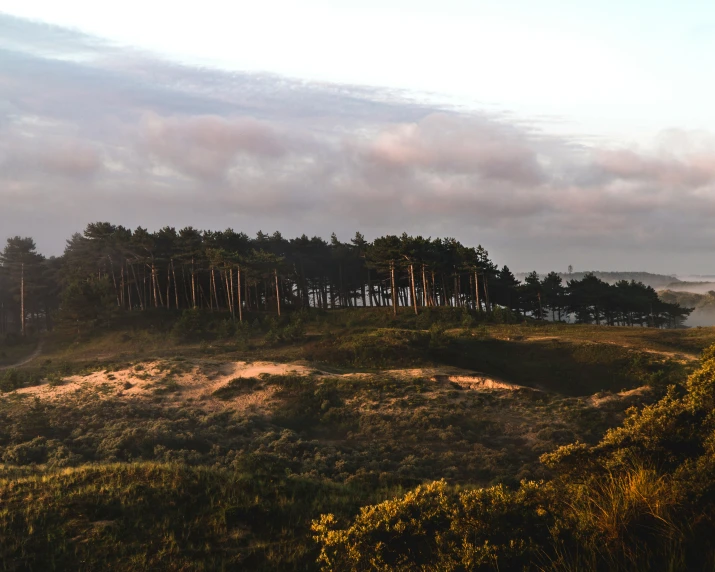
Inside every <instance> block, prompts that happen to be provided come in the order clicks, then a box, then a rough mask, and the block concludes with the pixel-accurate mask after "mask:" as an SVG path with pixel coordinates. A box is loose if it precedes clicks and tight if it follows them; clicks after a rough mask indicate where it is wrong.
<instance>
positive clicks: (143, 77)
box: [0, 0, 715, 274]
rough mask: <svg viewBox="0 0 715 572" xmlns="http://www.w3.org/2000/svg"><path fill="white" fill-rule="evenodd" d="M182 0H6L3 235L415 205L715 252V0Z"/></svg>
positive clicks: (436, 216) (50, 244)
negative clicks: (93, 224)
mask: <svg viewBox="0 0 715 572" xmlns="http://www.w3.org/2000/svg"><path fill="white" fill-rule="evenodd" d="M184 4H186V7H184V6H183V5H182V3H176V2H173V3H168V2H166V3H165V2H158V1H154V2H148V1H147V0H143V1H142V2H139V1H134V0H125V1H124V2H122V3H110V4H107V3H98V2H95V3H86V2H85V1H82V2H80V1H75V0H66V1H63V2H56V1H53V2H50V1H41V0H22V1H15V0H0V239H2V238H4V237H6V236H11V235H15V234H20V235H23V236H25V235H31V236H33V237H35V239H36V241H37V243H38V246H39V248H40V250H41V251H42V252H44V253H46V254H59V253H61V252H62V249H63V246H64V240H65V239H66V238H68V237H69V236H70V235H71V234H72V233H73V232H76V231H80V230H82V229H83V228H84V226H85V225H86V223H88V222H90V221H97V220H109V221H111V222H114V223H117V224H123V225H125V226H130V227H136V226H137V225H142V226H145V227H148V228H150V229H157V228H159V227H161V226H165V225H170V226H176V227H182V226H186V225H193V226H195V227H199V228H211V229H223V228H227V227H231V228H233V229H235V230H243V231H245V232H247V233H249V234H252V233H255V232H256V231H258V230H259V229H260V230H263V231H264V232H272V231H274V230H280V231H281V232H282V233H283V234H284V235H286V236H293V235H296V234H302V233H306V234H309V235H314V234H317V235H322V236H324V237H326V238H327V237H328V236H329V235H330V233H331V232H333V231H334V232H336V233H337V234H338V236H339V237H340V238H341V239H343V240H347V239H349V238H350V237H351V236H352V235H353V234H354V232H355V231H356V230H360V231H361V232H363V233H364V234H365V235H366V236H367V237H368V238H374V237H375V236H378V235H380V234H383V233H395V234H398V233H401V232H402V231H407V232H409V233H412V234H422V235H425V236H429V235H431V236H453V237H455V238H458V239H459V240H461V241H463V242H465V243H467V244H472V245H476V244H477V243H481V244H482V245H483V246H484V247H486V248H487V249H488V250H489V251H490V253H491V254H492V256H493V258H494V259H495V260H496V262H497V263H499V264H504V263H506V264H508V265H509V266H510V267H511V268H512V269H514V270H521V271H525V270H530V269H537V270H540V271H545V270H551V269H556V270H562V271H563V270H565V269H566V267H567V266H568V265H569V264H572V265H573V266H574V268H575V269H576V270H585V269H600V270H629V269H630V270H648V271H654V272H666V273H683V274H686V273H694V274H713V273H715V256H713V254H712V248H711V247H712V245H713V244H715V224H714V221H715V216H714V215H715V105H713V101H715V76H713V74H712V73H711V70H712V69H713V63H715V62H713V60H715V3H713V2H697V1H687V2H674V1H672V2H657V1H652V0H651V1H650V2H640V1H632V2H627V3H624V2H616V1H610V0H608V1H602V2H590V3H586V2H568V3H567V2H563V1H562V0H558V1H550V0H541V1H539V2H533V0H529V1H527V0H525V1H517V0H508V1H504V0H502V1H499V2H496V1H495V2H486V1H483V2H480V1H474V0H471V1H466V0H464V1H462V0H459V1H458V0H442V1H441V2H434V1H431V2H422V1H416V0H412V1H410V2H406V1H405V2H402V1H396V0H381V1H379V2H378V1H373V0H363V1H362V2H357V3H355V2H351V3H348V2H339V1H337V2H336V1H335V0H333V1H322V0H303V1H301V2H295V1H292V0H283V1H267V0H264V1H262V2H240V1H239V2H233V3H227V2H218V1H216V0H203V1H202V2H200V3H196V2H194V3H190V4H189V3H184ZM229 4H230V5H231V6H232V7H227V5H229ZM587 4H588V5H589V6H590V7H589V8H587V9H586V8H584V6H586V5H587ZM341 5H343V6H347V7H345V8H341Z"/></svg>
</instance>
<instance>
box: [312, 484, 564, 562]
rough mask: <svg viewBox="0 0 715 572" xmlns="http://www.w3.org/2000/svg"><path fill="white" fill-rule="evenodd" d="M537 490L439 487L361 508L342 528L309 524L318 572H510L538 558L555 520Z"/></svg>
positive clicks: (324, 521)
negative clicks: (315, 545)
mask: <svg viewBox="0 0 715 572" xmlns="http://www.w3.org/2000/svg"><path fill="white" fill-rule="evenodd" d="M547 503H548V497H547V496H546V495H545V494H544V492H543V490H542V489H541V488H540V487H539V485H537V484H535V483H524V484H523V485H522V487H521V488H520V489H519V490H518V491H516V492H512V491H509V490H507V489H506V488H505V487H504V486H501V485H500V486H496V487H492V488H488V489H479V490H466V491H461V492H460V491H455V490H453V489H451V488H449V487H447V485H446V484H445V483H444V482H443V481H442V482H435V483H431V484H428V485H425V486H420V487H418V488H417V489H415V490H414V491H412V492H409V493H408V494H407V495H405V496H404V497H401V498H398V499H394V500H389V501H385V502H383V503H381V504H378V505H375V506H371V507H365V508H363V509H361V511H360V514H359V515H358V516H357V517H356V518H355V520H354V521H353V522H352V523H351V525H350V526H349V527H348V528H347V529H340V528H339V527H338V526H337V522H336V519H335V517H334V516H333V515H331V514H329V515H323V516H322V517H321V518H320V519H319V520H317V521H315V522H314V523H313V532H314V533H315V538H316V540H317V541H318V542H319V543H320V544H321V546H322V550H321V553H320V560H319V561H320V563H321V564H322V567H323V570H326V571H327V570H345V571H353V570H354V571H357V570H375V571H379V572H391V571H399V572H408V571H411V570H415V569H423V570H454V571H467V570H512V569H521V568H522V567H523V565H524V563H528V562H531V561H536V560H537V558H538V557H540V555H541V554H540V553H541V550H542V546H543V545H544V544H546V543H547V542H548V541H549V540H550V536H551V533H550V529H551V527H552V526H553V522H554V519H553V516H552V515H551V514H550V512H549V510H547V507H548V504H547Z"/></svg>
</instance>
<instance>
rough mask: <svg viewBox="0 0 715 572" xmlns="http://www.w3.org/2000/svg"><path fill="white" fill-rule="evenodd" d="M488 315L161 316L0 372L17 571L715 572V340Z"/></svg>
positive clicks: (9, 547)
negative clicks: (713, 459)
mask: <svg viewBox="0 0 715 572" xmlns="http://www.w3.org/2000/svg"><path fill="white" fill-rule="evenodd" d="M228 316H230V315H228ZM473 318H474V316H473V315H472V314H471V313H470V312H468V311H466V310H464V309H460V308H442V309H440V308H433V309H430V310H429V311H424V312H422V313H420V314H419V315H417V316H415V315H414V313H412V312H410V311H409V310H408V309H404V310H401V311H400V312H398V314H397V315H396V316H395V315H393V313H392V311H391V310H390V309H380V308H375V309H373V310H369V309H360V308H354V309H345V310H337V311H330V312H327V311H319V310H313V311H311V312H303V313H300V312H297V313H292V314H290V315H284V316H281V317H280V318H279V317H277V316H274V315H271V314H270V313H263V314H255V315H254V316H253V319H252V320H251V321H250V322H248V323H246V324H245V325H241V324H240V323H234V322H232V321H231V320H230V319H228V320H227V314H226V313H225V312H224V313H219V312H214V313H206V312H201V313H197V314H194V313H189V314H183V315H182V314H180V313H165V312H156V313H134V314H132V315H131V316H126V317H121V319H117V320H116V321H115V322H114V326H113V327H112V329H111V330H105V329H102V328H100V329H96V330H94V331H93V332H91V333H89V332H83V331H80V332H79V333H77V332H74V333H73V332H67V331H64V332H56V333H54V334H51V335H49V336H47V337H46V338H45V339H44V341H43V353H42V356H41V357H39V358H37V359H35V360H33V361H31V362H30V363H28V364H27V365H25V366H23V367H21V368H16V369H10V370H6V371H4V372H0V376H3V377H2V380H3V381H2V384H0V461H1V462H2V463H4V465H2V468H0V503H2V506H3V512H2V513H0V561H1V562H3V565H4V566H5V568H7V569H43V570H44V569H48V570H51V569H57V570H60V569H68V568H71V569H78V570H93V569H97V568H102V567H105V568H111V569H116V570H137V569H156V570H178V569H183V570H215V569H232V568H244V569H252V570H253V569H255V570H276V569H280V570H318V569H320V568H321V567H322V568H324V569H329V570H336V569H339V570H380V569H383V570H393V569H395V570H399V569H404V570H411V569H414V568H415V567H416V566H419V565H421V566H425V567H426V568H425V569H442V570H477V569H485V570H492V569H499V570H522V569H533V570H541V569H586V570H588V569H591V570H596V569H603V570H610V569H623V570H637V569H645V568H648V567H650V568H652V569H659V568H658V567H659V566H660V569H665V568H666V566H665V563H666V562H668V563H670V564H672V566H670V568H669V569H675V570H677V569H683V570H684V569H703V567H707V566H709V561H708V560H707V559H708V558H710V552H708V550H710V548H708V547H709V546H710V545H709V544H708V542H709V541H708V540H702V539H703V538H704V536H706V535H707V534H706V533H707V532H708V531H709V530H711V528H709V527H710V526H711V521H710V520H708V519H710V518H711V516H709V513H708V512H707V511H708V510H709V508H708V507H709V506H710V503H711V500H709V499H710V497H709V496H708V495H710V494H711V493H710V492H709V490H710V489H709V488H708V487H710V486H711V485H709V484H708V481H707V479H708V478H710V476H709V475H710V473H707V472H703V473H702V474H701V473H700V471H701V470H702V471H706V470H709V469H707V466H706V465H707V463H706V462H705V460H704V458H703V455H705V454H706V453H705V452H706V451H709V449H708V447H709V445H708V444H707V443H708V442H709V441H707V437H706V436H705V433H706V430H705V428H706V427H708V426H709V425H708V423H710V421H708V416H707V414H706V405H702V406H701V405H697V403H695V402H694V401H692V399H691V398H690V397H688V396H689V395H694V394H695V393H698V395H701V396H702V395H705V394H707V391H709V389H708V388H709V387H710V385H708V384H709V383H710V382H708V381H707V379H709V378H708V376H709V375H710V374H709V373H707V372H709V371H710V370H711V369H713V370H715V367H714V366H713V365H708V364H712V362H713V360H712V358H711V356H710V354H706V361H705V366H706V368H710V369H706V370H703V371H705V372H706V373H703V371H700V372H699V373H695V374H691V378H690V381H688V382H687V383H686V379H687V376H688V374H689V372H692V371H693V370H694V368H696V367H697V365H698V364H697V361H696V357H697V356H698V355H699V354H700V351H701V350H702V349H703V348H706V347H708V346H709V345H710V344H712V343H714V342H715V332H713V331H712V330H710V329H706V328H702V329H693V330H665V329H653V328H613V327H611V328H605V327H597V326H593V325H567V324H549V323H544V322H527V323H518V324H503V323H494V322H489V321H478V320H474V319H473ZM237 363H238V364H244V365H240V367H237V366H236V365H235V364H237ZM261 364H266V365H265V366H264V369H265V371H267V372H270V371H276V372H279V371H280V372H282V373H260V371H261ZM281 364H285V365H284V366H281ZM279 366H281V367H283V368H284V369H282V370H281V369H280V368H279ZM241 368H243V369H241ZM251 368H257V369H255V372H256V373H252V372H253V370H252V369H251ZM271 368H274V369H271ZM291 368H297V369H296V371H295V372H291ZM243 371H245V372H246V373H245V374H243V373H241V372H243ZM693 380H700V381H693ZM490 384H491V385H490ZM669 386H673V387H675V388H676V389H674V390H668V387H669ZM490 387H495V388H496V389H489V388H490ZM500 388H501V389H500ZM699 399H706V398H705V397H701V398H699ZM698 403H700V402H698ZM703 403H705V401H703ZM633 406H636V407H637V408H638V409H636V410H629V408H630V407H633ZM644 407H645V409H644ZM619 427H620V428H619ZM686 427H690V429H686ZM574 443H576V445H574ZM681 446H682V451H680V447H681ZM656 453H657V454H656ZM708 454H709V453H708ZM678 455H679V456H678ZM522 481H523V482H524V483H531V484H520V482H522ZM606 506H608V507H611V508H610V509H609V510H611V513H609V514H606V513H604V512H603V509H604V507H606ZM361 507H363V508H362V509H361ZM649 507H650V508H649ZM653 507H656V508H655V509H653ZM656 509H657V510H656ZM649 510H650V511H651V512H648V511H649ZM654 510H655V512H653V511H654ZM651 513H652V514H651ZM691 518H692V522H690V520H689V519H691ZM661 519H662V520H661ZM665 523H667V525H666V524H665ZM656 525H657V526H656ZM661 525H662V526H661ZM314 537H315V538H316V539H317V540H318V542H316V541H315V540H314ZM664 538H665V539H667V542H666V541H664V540H663V539H664ZM654 539H656V540H658V542H656V540H654ZM690 546H702V547H703V552H702V554H701V557H702V558H701V559H700V560H698V559H697V558H700V556H697V555H696V554H694V553H693V549H691V548H690ZM368 556H369V557H370V561H369V562H368V561H367V560H365V559H366V558H367V557H368ZM661 565H662V566H661ZM698 567H700V568H698Z"/></svg>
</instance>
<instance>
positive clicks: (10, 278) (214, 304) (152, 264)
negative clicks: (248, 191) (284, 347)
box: [0, 222, 690, 332]
mask: <svg viewBox="0 0 715 572" xmlns="http://www.w3.org/2000/svg"><path fill="white" fill-rule="evenodd" d="M446 306H449V307H457V308H463V309H465V310H467V311H471V312H475V313H479V314H483V315H485V316H486V315H494V313H495V312H497V313H500V314H501V315H502V316H504V315H506V316H512V317H513V318H514V319H518V318H520V317H522V318H523V317H526V316H530V317H532V318H536V319H551V320H570V319H574V320H575V321H577V322H581V323H596V324H607V325H628V326H636V325H637V326H651V327H676V326H679V325H681V324H682V321H683V319H684V318H685V317H687V315H688V314H689V312H690V311H689V310H687V309H684V308H681V307H680V306H679V305H678V304H673V303H671V304H669V303H665V302H663V301H661V300H660V299H659V298H658V295H657V293H656V292H655V290H653V288H651V287H647V286H644V285H643V284H642V283H639V282H634V281H631V282H626V281H621V282H618V283H616V284H615V285H612V286H611V285H608V284H607V283H605V282H603V281H601V280H599V279H598V278H596V277H595V276H593V275H586V276H584V277H583V279H581V280H570V281H568V282H567V284H565V285H564V284H563V280H562V278H561V277H560V276H559V275H558V274H556V273H554V272H552V273H550V274H548V275H547V276H545V277H544V278H540V277H539V276H538V274H536V272H532V273H531V274H529V275H528V276H527V278H526V280H525V281H524V283H521V282H519V281H518V280H517V279H516V278H515V277H514V274H513V273H512V272H511V271H510V270H509V268H508V267H507V266H503V267H502V268H501V269H499V268H498V267H497V265H496V264H494V262H492V261H491V260H490V258H489V255H488V253H487V251H486V250H485V249H484V248H482V247H481V246H477V247H476V248H475V247H468V246H464V245H462V244H461V243H460V242H459V241H457V240H455V239H452V238H436V239H432V238H423V237H421V236H417V237H413V236H408V235H407V234H402V235H401V236H396V235H387V236H382V237H380V238H376V239H375V240H374V241H372V242H368V241H367V240H365V238H364V237H363V235H361V234H360V233H356V234H355V236H354V238H353V239H352V240H350V241H349V242H347V243H345V242H341V241H339V240H338V238H337V237H336V236H335V235H334V234H333V235H332V236H331V239H330V241H325V240H323V239H322V238H319V237H312V238H309V237H308V236H306V235H303V236H300V237H298V238H293V239H286V238H284V237H283V236H282V235H281V234H280V233H279V232H275V233H273V234H271V235H268V234H265V233H263V232H258V233H257V235H256V236H255V237H253V238H251V237H249V236H248V235H246V234H244V233H242V232H235V231H233V230H231V229H228V230H225V231H223V232H214V231H199V230H197V229H194V228H192V227H186V228H183V229H181V230H178V231H177V230H176V229H174V228H171V227H165V228H162V229H161V230H159V231H157V232H153V233H152V232H149V231H147V230H146V229H143V228H141V227H140V228H137V229H136V230H134V231H132V230H130V229H127V228H124V227H122V226H115V225H112V224H110V223H106V222H98V223H92V224H89V225H88V226H87V228H86V229H85V231H84V232H83V233H82V234H79V233H78V234H75V235H73V236H72V237H71V238H70V239H69V240H68V241H67V244H66V247H65V251H64V254H63V255H62V256H60V257H52V258H45V257H44V256H42V255H40V254H39V253H37V251H36V246H35V243H34V241H33V240H32V239H31V238H22V237H13V238H10V239H8V241H7V244H6V245H5V248H4V250H3V251H2V254H1V255H0V331H1V332H8V331H21V332H24V331H25V330H26V328H27V322H28V321H29V322H30V323H31V324H32V325H33V327H34V328H35V329H44V328H47V329H50V328H51V327H52V318H53V316H55V315H59V316H61V317H62V318H63V319H66V320H68V321H78V322H79V321H91V320H98V319H101V318H102V317H103V316H106V315H107V314H108V313H110V314H117V313H121V312H130V311H131V312H135V311H143V310H148V309H155V310H156V309H160V308H161V309H165V310H187V309H196V310H197V311H199V310H209V311H218V312H227V313H228V314H230V315H231V316H232V317H233V319H235V320H239V321H242V320H244V317H245V315H246V314H247V313H250V312H274V313H276V314H278V315H281V313H282V312H285V311H289V310H294V309H310V308H319V309H324V310H328V309H335V308H350V307H382V308H388V309H390V310H391V311H392V312H394V313H397V311H398V308H399V307H405V308H410V309H411V311H412V312H414V313H419V312H420V311H421V310H422V309H424V308H432V307H446Z"/></svg>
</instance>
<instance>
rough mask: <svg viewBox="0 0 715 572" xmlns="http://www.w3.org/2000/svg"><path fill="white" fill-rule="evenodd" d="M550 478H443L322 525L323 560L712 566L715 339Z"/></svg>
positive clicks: (570, 453)
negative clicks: (692, 367)
mask: <svg viewBox="0 0 715 572" xmlns="http://www.w3.org/2000/svg"><path fill="white" fill-rule="evenodd" d="M542 461H543V462H544V463H545V464H546V465H547V466H549V467H550V468H551V469H552V470H554V471H555V478H554V479H552V480H551V481H549V482H546V483H544V482H527V481H525V482H523V483H522V484H521V486H520V487H519V488H518V489H516V490H507V489H505V488H504V487H503V486H501V485H499V486H495V487H491V488H487V489H479V490H466V491H460V490H458V489H454V488H449V487H448V486H447V485H446V484H445V483H444V482H436V483H432V484H429V485H425V486H421V487H418V488H417V489H415V490H414V491H412V492H410V493H408V494H407V495H405V496H403V497H401V498H398V499H394V500H388V501H385V502H384V503H381V504H378V505H374V506H370V507H365V508H363V509H362V510H361V512H360V514H359V515H358V516H357V517H356V518H355V519H354V520H352V521H351V522H349V523H347V526H345V527H343V526H341V524H340V523H339V521H338V519H336V517H335V516H334V515H332V514H328V515H323V516H322V517H321V519H320V520H316V521H315V522H314V525H313V529H314V531H315V533H316V539H317V540H318V541H319V542H320V543H321V544H322V546H323V549H322V552H321V562H322V564H323V567H324V569H325V570H385V571H387V570H414V569H425V570H454V571H458V570H480V569H484V570H492V569H497V570H540V569H556V570H712V569H713V568H714V567H715V535H714V534H713V532H715V349H713V350H711V351H709V352H708V353H707V354H706V355H705V356H704V361H703V365H702V367H701V368H700V369H699V370H697V371H696V372H695V373H693V374H692V375H691V376H690V377H689V379H688V381H687V383H686V384H684V386H682V387H681V388H676V387H673V388H672V389H671V390H670V391H669V392H668V394H667V395H666V396H665V397H664V398H663V399H661V400H660V401H658V402H657V403H655V404H653V405H650V406H646V407H644V408H643V409H642V410H635V409H634V410H631V411H630V413H629V416H628V418H627V419H626V421H625V423H624V424H623V425H622V426H621V427H618V428H615V429H612V430H610V431H609V432H608V433H607V434H606V436H605V437H604V438H603V439H602V440H601V441H600V442H599V443H598V444H596V445H592V446H589V445H586V444H583V443H575V444H572V445H566V446H564V447H561V448H559V449H558V450H556V451H555V452H553V453H548V454H545V455H544V456H543V457H542Z"/></svg>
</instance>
